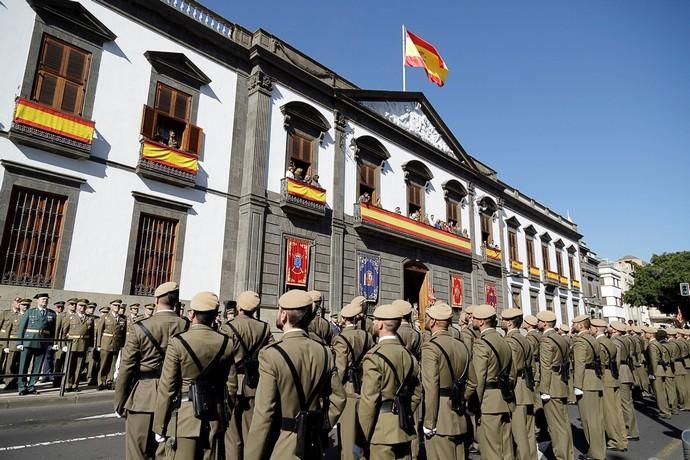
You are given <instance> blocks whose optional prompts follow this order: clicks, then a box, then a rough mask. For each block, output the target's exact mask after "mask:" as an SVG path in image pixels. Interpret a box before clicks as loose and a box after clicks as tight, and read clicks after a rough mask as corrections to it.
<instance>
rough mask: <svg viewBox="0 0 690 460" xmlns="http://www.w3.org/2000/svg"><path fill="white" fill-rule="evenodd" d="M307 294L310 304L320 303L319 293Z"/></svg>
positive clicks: (310, 292) (311, 292)
mask: <svg viewBox="0 0 690 460" xmlns="http://www.w3.org/2000/svg"><path fill="white" fill-rule="evenodd" d="M307 294H309V296H310V297H311V301H312V302H321V293H320V292H319V291H309V292H307Z"/></svg>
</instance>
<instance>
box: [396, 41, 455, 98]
mask: <svg viewBox="0 0 690 460" xmlns="http://www.w3.org/2000/svg"><path fill="white" fill-rule="evenodd" d="M405 65H406V66H408V67H424V70H426V76H427V77H429V80H431V81H432V82H434V83H436V84H437V85H438V86H443V83H444V82H445V81H446V76H447V75H448V67H447V66H446V63H445V62H444V61H443V58H442V57H441V55H440V54H439V53H438V51H437V50H436V48H434V46H433V45H432V44H431V43H429V42H427V41H424V40H422V39H421V38H419V37H418V36H416V35H415V34H413V33H412V32H410V31H408V30H406V31H405Z"/></svg>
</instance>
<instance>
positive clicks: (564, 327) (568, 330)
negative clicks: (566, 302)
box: [559, 323, 570, 334]
mask: <svg viewBox="0 0 690 460" xmlns="http://www.w3.org/2000/svg"><path fill="white" fill-rule="evenodd" d="M559 329H560V330H561V332H565V333H566V334H567V333H568V332H570V326H568V325H567V324H565V323H563V324H561V327H559Z"/></svg>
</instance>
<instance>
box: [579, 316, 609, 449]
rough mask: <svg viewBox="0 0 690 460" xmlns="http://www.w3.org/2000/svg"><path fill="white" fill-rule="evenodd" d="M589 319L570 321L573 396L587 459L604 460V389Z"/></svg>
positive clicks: (598, 348) (582, 317) (601, 370)
mask: <svg viewBox="0 0 690 460" xmlns="http://www.w3.org/2000/svg"><path fill="white" fill-rule="evenodd" d="M590 326H591V324H590V318H589V316H587V315H579V316H576V317H575V319H573V328H574V330H575V331H576V332H577V335H576V336H575V339H574V343H573V358H574V360H575V363H574V368H575V396H576V397H577V408H578V410H579V412H580V420H582V430H583V431H584V433H585V438H586V439H587V444H588V446H589V448H588V450H587V456H588V457H590V458H592V459H594V460H604V459H605V458H606V436H605V434H604V433H605V432H604V400H603V398H604V385H603V383H602V377H603V367H602V363H601V351H600V345H599V343H598V342H597V340H596V339H595V338H594V337H593V336H592V331H591V330H590Z"/></svg>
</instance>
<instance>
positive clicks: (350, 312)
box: [340, 303, 362, 318]
mask: <svg viewBox="0 0 690 460" xmlns="http://www.w3.org/2000/svg"><path fill="white" fill-rule="evenodd" d="M360 313H362V305H361V304H358V303H349V304H347V305H345V306H344V307H343V309H342V310H340V316H342V317H343V318H354V317H355V316H357V315H359V314H360Z"/></svg>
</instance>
